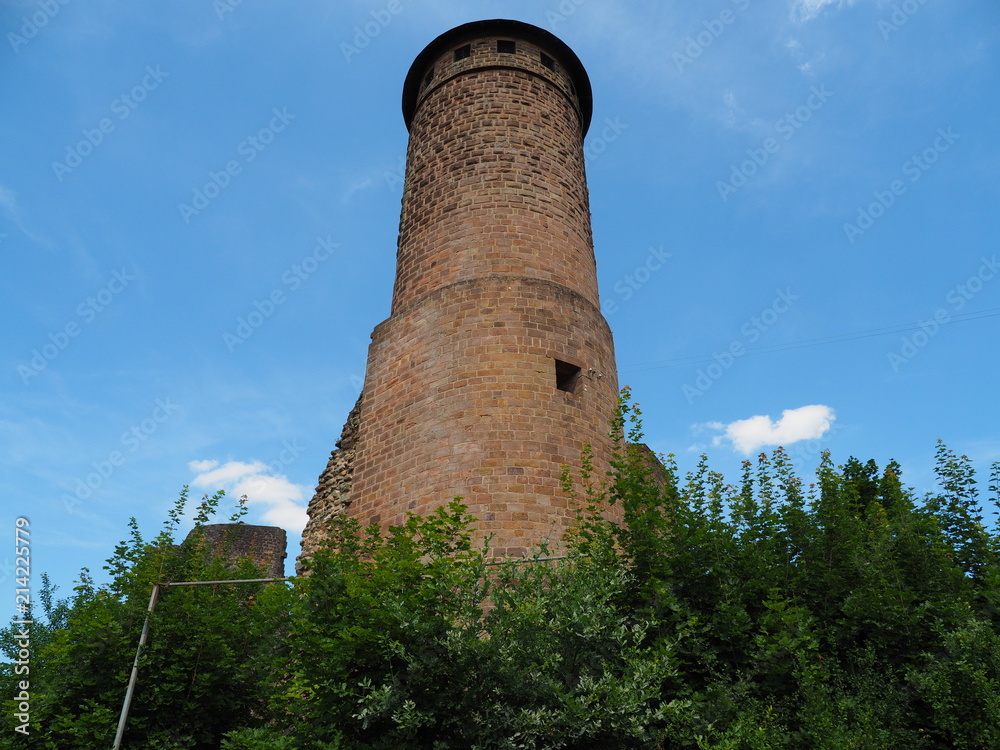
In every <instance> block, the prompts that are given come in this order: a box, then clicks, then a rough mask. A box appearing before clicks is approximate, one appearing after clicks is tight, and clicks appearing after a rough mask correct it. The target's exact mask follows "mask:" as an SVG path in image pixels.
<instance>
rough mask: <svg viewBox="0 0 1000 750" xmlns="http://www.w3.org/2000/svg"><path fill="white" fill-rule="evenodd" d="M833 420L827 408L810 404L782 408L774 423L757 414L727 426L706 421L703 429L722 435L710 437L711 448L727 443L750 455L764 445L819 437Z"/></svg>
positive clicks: (831, 412)
mask: <svg viewBox="0 0 1000 750" xmlns="http://www.w3.org/2000/svg"><path fill="white" fill-rule="evenodd" d="M836 418H837V417H836V415H835V414H834V411H833V409H831V408H830V407H829V406H823V405H821V404H813V405H810V406H800V407H799V408H798V409H785V410H784V411H783V412H781V419H779V420H778V421H777V422H775V421H773V420H772V419H771V418H770V417H769V416H766V415H758V416H754V417H750V418H749V419H738V420H736V421H735V422H730V423H729V424H723V423H722V422H709V423H708V424H707V425H705V427H708V428H709V429H712V430H721V431H722V432H723V433H724V434H722V435H717V436H716V437H715V438H713V440H712V444H713V445H716V446H717V445H722V444H723V443H724V442H726V441H728V442H729V443H731V444H732V446H733V448H735V449H736V450H737V451H739V452H741V453H743V454H745V455H749V454H750V453H752V452H753V451H755V450H758V449H759V448H764V447H766V446H779V445H782V446H788V445H791V444H793V443H797V442H799V441H800V440H813V439H815V438H819V437H822V436H823V435H824V434H826V432H827V431H828V430H829V429H830V426H831V425H832V424H833V421H834V420H835V419H836Z"/></svg>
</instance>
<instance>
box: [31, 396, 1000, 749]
mask: <svg viewBox="0 0 1000 750" xmlns="http://www.w3.org/2000/svg"><path fill="white" fill-rule="evenodd" d="M613 437H614V438H615V443H616V445H617V449H616V452H615V455H614V460H613V465H612V470H611V472H610V474H609V475H608V476H607V477H606V478H605V477H599V476H595V472H594V470H593V467H592V466H591V465H590V461H589V456H588V455H586V454H585V455H584V459H583V472H582V475H581V478H579V479H577V480H575V481H574V480H572V479H571V478H570V476H569V474H568V473H567V476H566V482H565V484H566V491H567V492H568V493H570V495H571V497H572V498H573V501H574V502H575V503H576V506H577V508H578V513H577V519H576V523H575V525H574V526H573V528H572V530H571V531H570V532H569V533H568V534H567V537H566V539H565V540H563V546H564V547H565V549H566V554H560V555H558V556H553V554H552V553H551V552H550V551H549V550H548V549H546V548H544V547H542V548H540V549H538V550H536V551H535V552H534V554H533V555H532V556H530V557H528V558H525V559H520V560H502V561H497V560H493V559H492V558H491V557H490V553H489V547H488V544H487V545H485V546H484V545H483V544H482V543H479V542H476V541H474V540H475V539H476V537H475V534H474V532H475V519H474V518H473V517H471V516H470V515H469V514H468V513H467V510H466V508H465V506H463V505H462V504H461V502H460V501H459V500H455V501H453V502H452V503H450V504H448V505H446V506H444V507H442V508H440V509H438V510H437V511H436V512H435V513H434V514H432V515H430V516H428V517H425V518H417V517H410V518H409V519H408V520H407V522H406V523H405V524H404V525H403V526H400V527H397V528H392V529H390V530H389V531H388V532H382V531H381V530H380V529H379V528H378V527H376V526H373V527H369V528H366V529H363V528H361V527H360V526H359V524H358V522H357V521H355V520H354V519H352V518H349V517H345V518H340V519H338V520H336V521H335V522H334V524H333V526H332V528H331V533H330V543H329V544H328V545H327V546H326V547H325V548H324V549H322V550H320V551H319V552H318V553H317V554H316V556H315V557H314V559H313V560H311V561H310V570H311V573H310V575H309V576H308V577H305V578H300V579H298V580H297V581H296V585H295V588H294V593H293V595H291V596H290V597H289V594H288V592H287V591H286V590H285V589H284V588H283V587H279V586H269V587H265V588H263V589H261V588H260V587H256V588H236V587H233V588H228V587H227V588H226V589H225V590H223V589H222V588H220V589H218V590H216V591H210V590H206V589H201V590H200V591H196V590H188V591H182V590H169V589H168V590H167V592H166V596H165V597H164V601H163V604H162V605H161V608H160V609H158V610H157V615H156V619H155V622H154V630H153V632H154V633H155V634H156V637H155V638H154V640H153V642H151V646H150V649H149V650H148V651H147V653H146V655H145V656H144V657H143V658H144V661H143V665H142V670H143V671H142V675H143V677H142V678H141V679H140V693H139V695H138V696H137V698H138V700H137V705H136V708H134V709H133V717H134V724H132V725H130V726H131V727H132V728H131V729H130V735H129V742H130V743H131V744H126V747H136V748H146V747H156V748H171V747H185V748H188V747H190V748H202V747H204V748H208V747H212V748H215V747H221V748H222V749H223V750H265V749H267V750H306V749H308V750H333V749H335V748H342V749H350V750H388V749H389V748H391V749H392V750H410V749H414V750H416V749H418V748H420V749H422V748H428V749H430V750H447V749H452V748H454V749H456V750H457V749H459V748H461V749H462V750H470V749H474V750H508V749H509V750H513V749H529V748H539V749H541V748H546V749H548V748H565V749H567V750H578V749H579V750H588V749H590V748H593V749H597V748H600V749H601V750H604V749H607V748H611V749H615V748H671V749H673V748H685V749H691V750H779V749H789V750H792V749H794V750H813V749H815V750H834V749H837V750H840V749H841V748H865V749H872V750H874V749H875V748H892V749H895V748H907V749H910V748H914V749H916V750H945V748H948V749H951V748H961V749H963V750H987V749H992V748H1000V534H998V533H997V529H996V526H995V525H994V524H989V523H987V521H986V520H985V517H986V513H985V511H984V509H983V508H982V503H983V502H984V501H987V500H988V501H989V502H991V503H993V504H997V503H998V502H1000V497H998V496H1000V465H996V466H994V467H993V471H992V474H991V476H990V478H989V480H988V491H987V493H985V495H986V497H985V499H984V497H983V493H981V492H980V491H979V485H978V484H977V479H976V476H975V473H974V472H973V469H972V466H971V463H970V461H969V459H968V458H966V457H964V456H958V455H956V454H955V453H954V452H952V451H951V450H949V449H948V448H947V447H946V446H945V445H943V444H940V445H939V447H938V451H937V461H936V471H937V477H938V484H939V488H938V490H937V491H935V492H933V493H931V494H929V495H927V496H925V497H917V495H916V494H915V493H914V492H913V491H912V490H910V489H908V488H906V487H905V485H904V484H903V482H902V479H901V476H900V466H899V465H898V464H896V463H895V462H889V463H888V464H887V465H886V466H884V467H879V466H878V465H876V464H875V463H874V462H873V461H864V462H863V461H860V460H857V459H855V458H849V459H848V460H847V461H846V462H845V463H843V464H842V465H840V466H837V465H835V464H834V463H833V461H832V459H831V458H830V456H829V455H828V454H824V455H823V456H822V459H821V462H820V466H819V468H818V470H817V472H816V477H815V481H814V482H812V483H810V484H808V485H805V484H804V483H803V482H802V480H801V479H800V478H799V477H797V476H796V475H795V472H794V471H793V468H792V464H791V461H790V459H789V457H788V456H787V454H786V453H785V452H784V451H783V450H781V449H778V450H776V451H774V452H773V453H772V454H770V455H767V454H761V455H760V456H758V457H757V459H756V460H755V461H752V462H751V461H747V462H745V463H744V465H743V469H742V472H741V475H740V476H739V477H738V479H737V481H736V482H735V483H733V484H731V483H728V482H727V481H726V480H725V478H724V477H723V476H721V475H720V474H719V473H717V472H715V471H713V470H712V469H711V468H710V467H709V465H708V462H707V459H705V458H704V457H703V458H702V459H701V461H700V462H699V463H698V464H697V465H696V466H695V468H694V469H693V470H692V471H690V472H688V473H687V474H685V475H683V476H682V475H681V474H680V472H679V470H678V467H677V465H676V463H675V462H674V460H673V458H672V457H667V458H666V459H665V462H664V465H663V466H662V467H657V466H654V465H652V464H651V463H650V461H649V459H648V454H646V453H644V452H643V451H642V450H640V449H639V447H638V446H637V444H638V443H639V442H640V440H641V437H642V436H641V424H640V413H639V410H638V408H637V407H636V406H634V405H629V404H628V394H627V392H626V394H625V397H624V398H623V400H622V405H621V410H620V413H619V415H618V418H617V420H616V423H615V425H614V427H613ZM611 505H614V506H616V507H617V509H618V510H617V513H616V515H617V516H618V517H620V519H621V521H620V522H612V521H610V520H608V515H609V514H607V513H606V511H607V509H608V508H609V506H611ZM177 518H179V516H172V518H171V521H170V522H168V527H170V528H172V526H171V524H174V523H175V522H176V520H177ZM164 533H165V534H166V536H164V535H161V537H158V538H157V539H156V540H154V541H153V542H150V543H146V542H143V541H142V540H141V539H140V538H139V537H138V532H137V531H135V530H134V528H133V539H132V540H131V541H129V542H125V543H123V544H122V545H121V546H120V547H119V549H118V550H117V551H116V554H115V556H114V557H113V558H112V560H111V561H109V566H110V570H111V572H112V575H113V578H114V582H113V583H112V584H111V585H110V586H108V587H104V588H101V587H95V586H93V584H92V583H90V582H89V579H87V577H86V576H84V578H83V580H82V582H81V585H80V587H78V589H77V592H76V595H75V597H74V598H73V600H72V601H70V602H65V603H60V602H56V601H55V600H54V599H52V597H51V596H50V597H49V599H48V602H49V603H48V614H49V620H50V623H51V625H50V630H49V631H48V632H47V635H46V636H45V637H46V638H47V639H48V640H47V641H46V645H45V646H44V647H43V648H42V653H41V654H40V656H39V658H40V659H41V660H42V661H40V662H39V664H43V665H44V672H45V673H46V675H47V677H45V678H44V680H43V683H44V688H43V689H42V691H41V693H40V696H41V700H40V701H39V703H38V707H39V710H38V711H37V712H36V718H35V720H34V722H33V730H34V731H35V733H36V735H35V736H36V737H38V738H40V739H39V740H38V741H42V742H44V743H47V744H38V745H34V746H35V747H46V748H90V747H95V748H96V747H102V748H107V747H110V735H111V734H113V731H114V724H115V719H116V717H117V708H118V706H119V705H120V700H121V696H122V694H123V692H124V684H125V679H126V677H127V670H128V667H129V665H130V663H131V654H132V653H133V650H134V647H135V642H136V640H137V638H138V630H139V628H140V627H141V621H142V617H143V616H144V609H145V604H146V601H147V599H148V595H149V588H150V585H151V583H152V581H154V580H164V579H170V578H172V579H173V580H179V579H180V578H187V579H191V578H197V577H199V576H202V577H205V576H215V577H225V576H224V575H223V571H220V570H216V569H214V568H212V567H211V566H213V565H217V564H218V563H217V562H212V561H211V560H209V559H207V558H205V557H204V556H200V555H199V554H196V553H195V552H194V551H188V550H180V551H178V550H176V548H175V547H174V546H173V541H172V538H171V537H170V535H169V533H167V532H164ZM239 572H241V571H236V570H228V571H226V574H227V575H228V576H229V577H243V576H240V575H237V574H238V573H239ZM246 572H247V573H249V572H250V571H249V570H247V571H246ZM203 579H204V578H203ZM251 597H253V601H252V606H250V605H251ZM168 602H169V605H170V606H168ZM42 668H43V667H39V669H42ZM171 743H172V744H171ZM213 743H214V744H213Z"/></svg>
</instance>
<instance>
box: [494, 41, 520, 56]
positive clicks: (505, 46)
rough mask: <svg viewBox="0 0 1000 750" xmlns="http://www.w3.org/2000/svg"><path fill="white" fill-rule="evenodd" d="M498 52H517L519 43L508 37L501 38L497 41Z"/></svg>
mask: <svg viewBox="0 0 1000 750" xmlns="http://www.w3.org/2000/svg"><path fill="white" fill-rule="evenodd" d="M497 52H499V53H500V54H503V55H513V54H514V53H515V52H517V44H516V43H515V42H511V41H508V40H507V39H500V40H498V41H497Z"/></svg>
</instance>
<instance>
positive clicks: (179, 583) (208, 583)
mask: <svg viewBox="0 0 1000 750" xmlns="http://www.w3.org/2000/svg"><path fill="white" fill-rule="evenodd" d="M293 578H295V576H287V577H285V578H234V579H230V580H228V581H173V582H170V583H159V584H157V585H158V586H163V587H164V588H167V587H170V586H215V585H218V584H220V583H274V582H275V581H291V580H292V579H293Z"/></svg>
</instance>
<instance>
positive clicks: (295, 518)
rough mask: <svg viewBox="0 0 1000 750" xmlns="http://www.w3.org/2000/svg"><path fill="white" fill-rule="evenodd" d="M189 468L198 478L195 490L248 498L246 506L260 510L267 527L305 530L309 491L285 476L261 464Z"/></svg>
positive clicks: (191, 465)
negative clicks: (270, 525)
mask: <svg viewBox="0 0 1000 750" xmlns="http://www.w3.org/2000/svg"><path fill="white" fill-rule="evenodd" d="M188 468H190V469H191V471H193V472H195V473H196V475H197V476H195V478H194V479H193V480H192V481H191V484H192V485H194V486H195V487H200V488H205V489H213V490H214V489H224V490H225V491H226V493H227V494H228V495H231V496H233V497H241V496H243V495H246V497H247V504H248V505H249V506H250V507H251V508H255V509H257V511H258V512H259V514H260V520H261V521H263V522H264V523H268V524H273V525H275V526H281V527H282V528H283V529H286V530H287V531H290V532H293V533H301V531H302V529H304V528H305V525H306V521H307V520H308V517H307V516H306V509H305V501H306V498H307V497H308V496H309V492H308V490H309V488H308V487H305V486H304V485H299V484H294V483H293V482H290V481H289V480H288V477H286V476H285V475H284V474H278V473H276V472H274V471H273V470H272V469H271V467H269V466H268V465H267V464H265V463H263V462H261V461H253V462H249V463H248V462H244V461H229V462H227V463H224V464H222V465H219V462H218V461H211V460H208V461H191V462H189V463H188Z"/></svg>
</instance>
